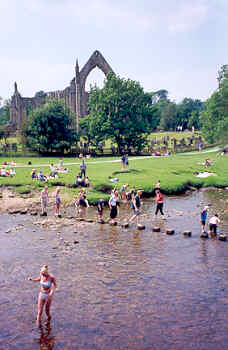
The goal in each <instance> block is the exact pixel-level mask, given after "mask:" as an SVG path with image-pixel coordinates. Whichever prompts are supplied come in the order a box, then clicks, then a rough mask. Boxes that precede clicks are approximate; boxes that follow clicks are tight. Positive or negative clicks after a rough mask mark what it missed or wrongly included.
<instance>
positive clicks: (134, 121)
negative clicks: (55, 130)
mask: <svg viewBox="0 0 228 350" xmlns="http://www.w3.org/2000/svg"><path fill="white" fill-rule="evenodd" d="M88 105H89V111H90V115H89V118H88V124H89V126H87V128H88V130H90V132H91V134H92V135H95V136H96V137H97V138H99V139H100V140H102V139H103V140H104V139H111V140H112V141H114V142H115V143H116V144H117V145H118V149H119V152H122V151H123V150H124V149H126V148H127V149H129V148H134V149H136V150H138V151H140V150H141V149H142V148H143V147H144V146H145V144H146V140H147V134H148V133H149V132H150V124H149V117H151V115H152V109H151V106H152V105H151V97H150V96H149V94H146V93H145V92H144V91H143V88H142V87H141V86H140V84H139V83H138V82H135V81H133V80H130V79H127V80H126V79H123V78H120V77H118V76H115V75H114V74H112V73H109V74H108V76H107V78H106V80H105V83H104V87H103V88H102V89H99V88H97V87H94V88H93V89H92V91H91V94H90V99H89V104H88Z"/></svg>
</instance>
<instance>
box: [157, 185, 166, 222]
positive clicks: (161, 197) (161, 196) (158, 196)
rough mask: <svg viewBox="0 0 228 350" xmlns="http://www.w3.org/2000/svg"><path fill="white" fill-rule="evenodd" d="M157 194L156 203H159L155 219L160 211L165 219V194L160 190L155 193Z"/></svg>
mask: <svg viewBox="0 0 228 350" xmlns="http://www.w3.org/2000/svg"><path fill="white" fill-rule="evenodd" d="M155 193H156V198H155V201H156V203H157V206H156V211H155V217H157V214H158V212H159V211H160V213H161V216H162V218H163V219H165V216H164V213H163V201H164V198H163V194H162V193H161V191H160V190H159V189H157V190H156V191H155Z"/></svg>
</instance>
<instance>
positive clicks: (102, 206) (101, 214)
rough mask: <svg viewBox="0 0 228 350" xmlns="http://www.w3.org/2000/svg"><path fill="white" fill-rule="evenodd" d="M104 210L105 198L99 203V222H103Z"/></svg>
mask: <svg viewBox="0 0 228 350" xmlns="http://www.w3.org/2000/svg"><path fill="white" fill-rule="evenodd" d="M103 209H104V198H101V199H99V201H98V202H97V214H98V220H100V221H101V220H102V216H103Z"/></svg>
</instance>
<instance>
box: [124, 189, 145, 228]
mask: <svg viewBox="0 0 228 350" xmlns="http://www.w3.org/2000/svg"><path fill="white" fill-rule="evenodd" d="M142 193H143V190H138V191H137V193H136V196H134V195H132V199H131V208H132V209H133V210H134V215H133V216H132V217H131V218H130V219H129V221H128V223H130V222H132V221H134V220H135V219H136V222H137V225H138V224H139V216H140V214H141V210H140V207H141V201H140V199H141V195H142Z"/></svg>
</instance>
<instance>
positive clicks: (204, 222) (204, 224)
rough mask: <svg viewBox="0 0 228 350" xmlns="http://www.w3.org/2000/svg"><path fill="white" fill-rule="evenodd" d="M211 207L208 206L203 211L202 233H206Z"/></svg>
mask: <svg viewBox="0 0 228 350" xmlns="http://www.w3.org/2000/svg"><path fill="white" fill-rule="evenodd" d="M208 209H209V207H208V206H207V205H206V206H205V207H204V208H203V210H202V211H201V226H202V233H204V232H205V227H206V220H207V211H208Z"/></svg>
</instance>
